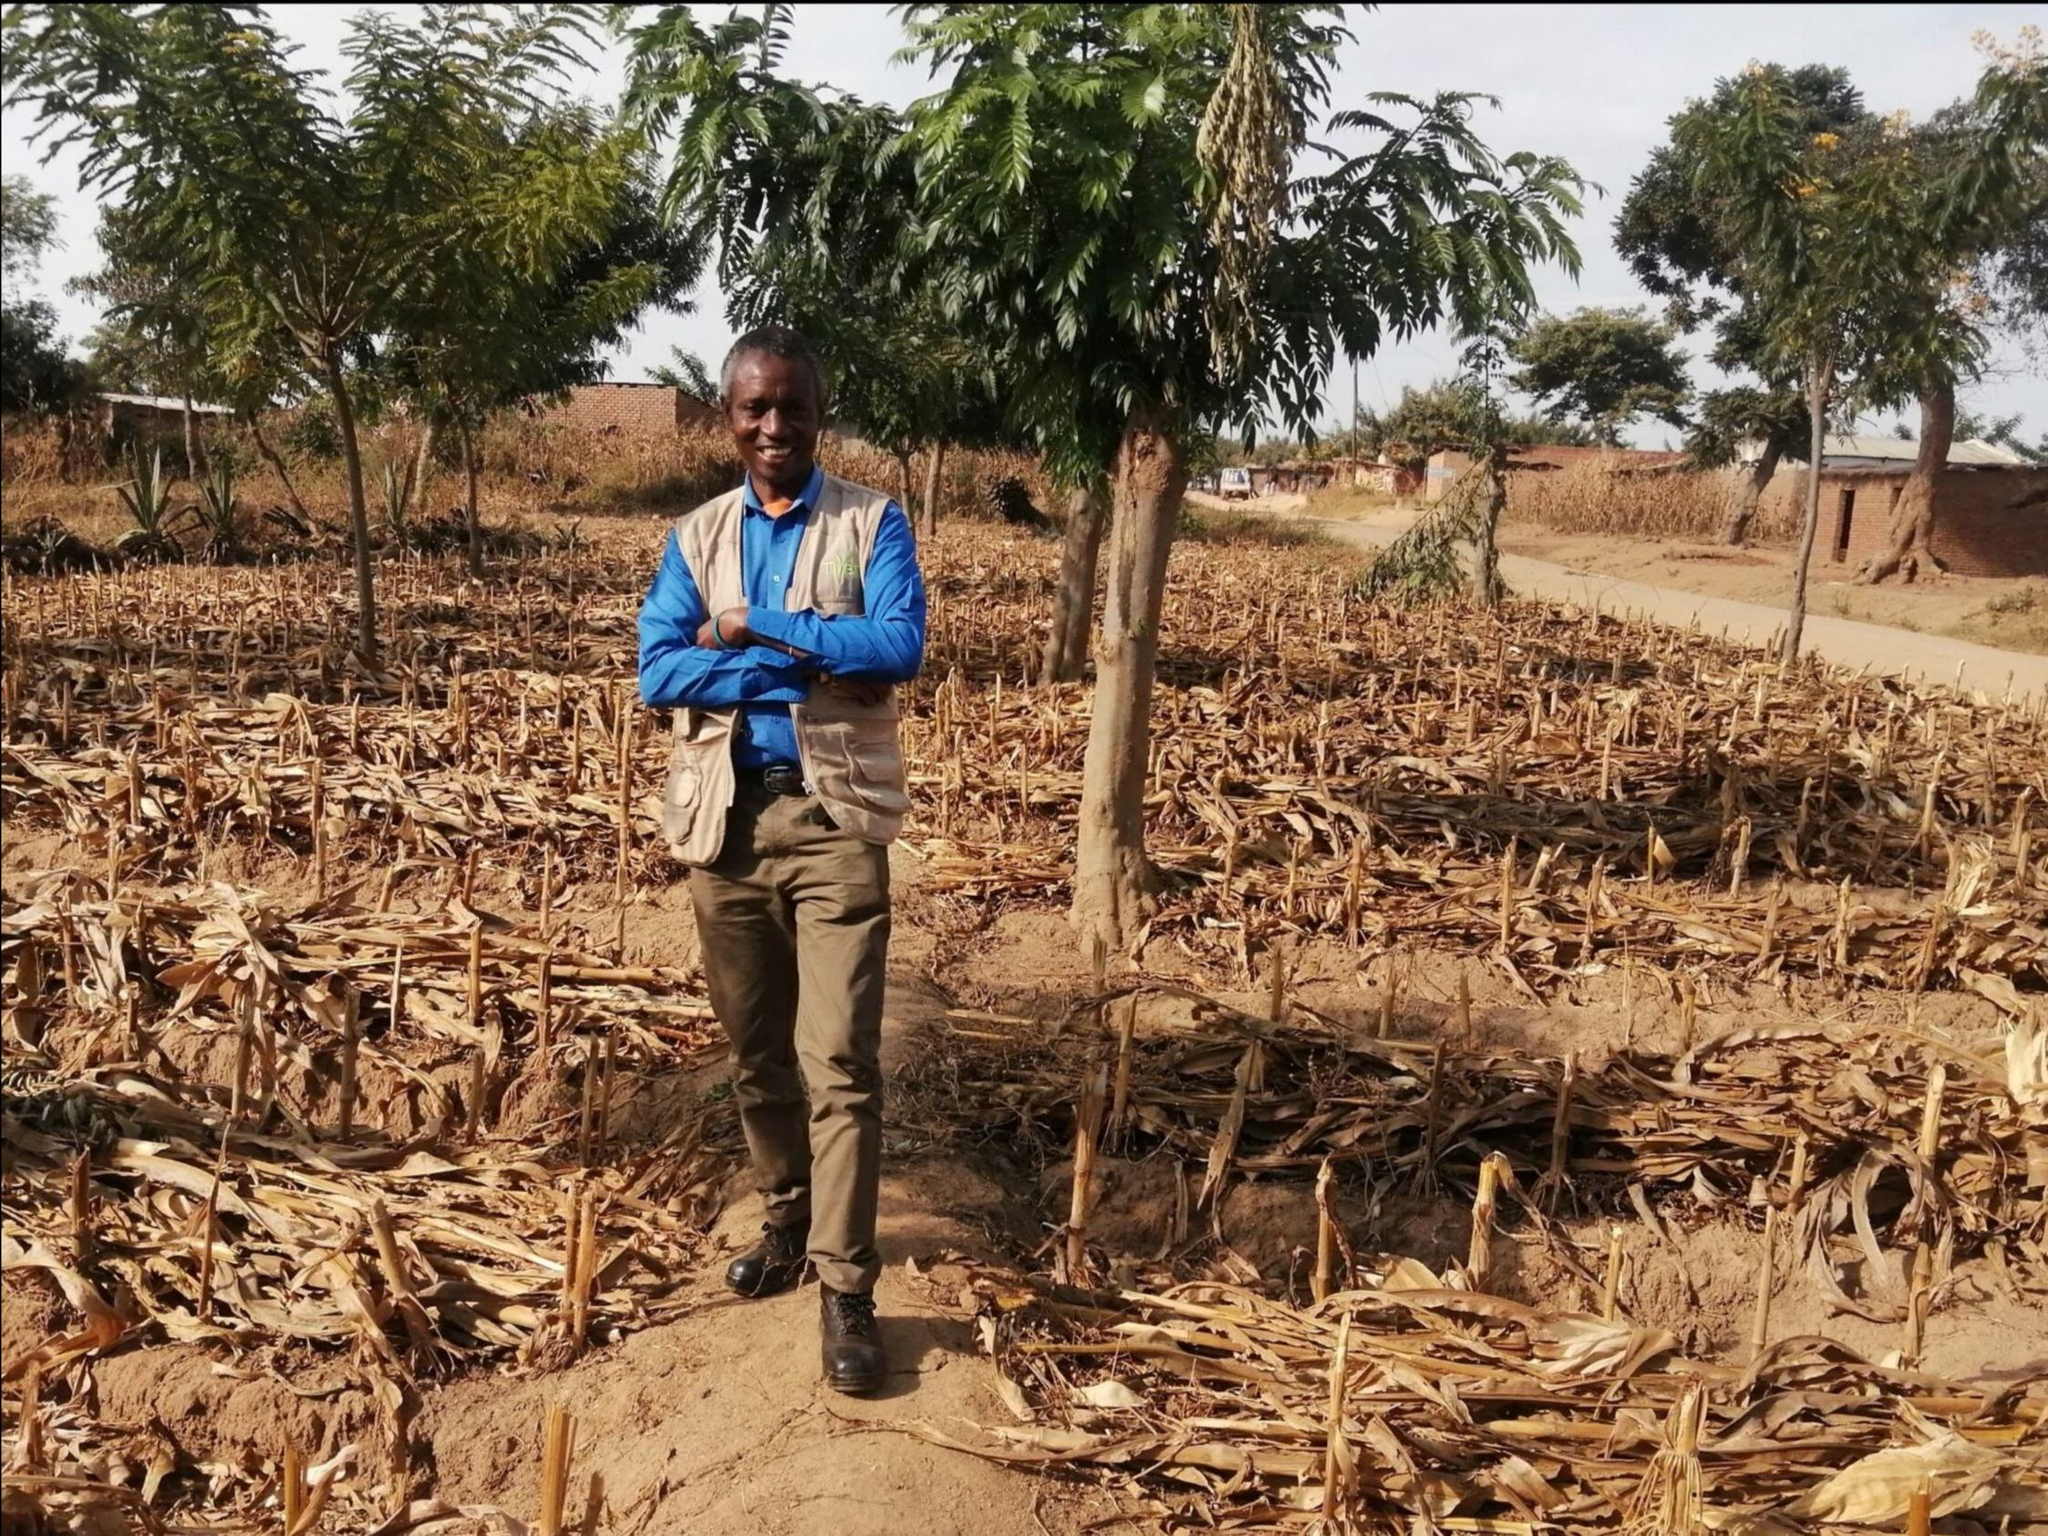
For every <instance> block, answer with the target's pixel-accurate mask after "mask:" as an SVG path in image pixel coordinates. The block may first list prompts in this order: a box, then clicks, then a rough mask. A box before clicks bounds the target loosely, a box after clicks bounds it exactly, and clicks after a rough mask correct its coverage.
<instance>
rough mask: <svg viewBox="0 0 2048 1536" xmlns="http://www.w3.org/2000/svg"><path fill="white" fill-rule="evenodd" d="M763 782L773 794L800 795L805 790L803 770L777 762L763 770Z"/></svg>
mask: <svg viewBox="0 0 2048 1536" xmlns="http://www.w3.org/2000/svg"><path fill="white" fill-rule="evenodd" d="M761 783H762V786H763V787H764V788H766V789H767V790H768V791H769V792H770V793H771V794H777V795H800V794H802V793H803V792H804V775H803V770H802V769H800V768H792V767H790V766H789V765H788V764H787V763H776V764H773V765H772V766H770V767H768V768H764V769H763V770H762V771H761Z"/></svg>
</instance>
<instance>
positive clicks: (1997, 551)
mask: <svg viewBox="0 0 2048 1536" xmlns="http://www.w3.org/2000/svg"><path fill="white" fill-rule="evenodd" d="M1905 486H1906V472H1905V471H1904V470H1885V469H1837V470H1824V471H1822V473H1821V477H1820V533H1819V536H1818V538H1817V539H1816V540H1815V542H1814V561H1815V563H1816V564H1818V565H1823V566H1825V565H1831V564H1832V565H1846V566H1855V565H1860V564H1861V563H1862V562H1863V561H1864V560H1866V559H1868V558H1869V557H1870V556H1871V555H1874V554H1876V553H1877V552H1878V551H1879V550H1881V549H1883V548H1884V546H1885V542H1886V537H1887V535H1888V534H1889V533H1890V531H1891V524H1892V509H1893V508H1894V507H1896V506H1897V505H1898V500H1899V495H1900V493H1901V492H1902V491H1904V489H1905ZM1805 495H1806V474H1805V471H1804V470H1802V469H1800V468H1799V467H1798V466H1796V465H1795V466H1793V467H1791V468H1789V469H1786V470H1784V471H1781V472H1780V473H1779V474H1777V475H1776V476H1774V477H1773V478H1772V481H1771V488H1770V490H1769V491H1768V492H1766V497H1767V499H1768V500H1770V501H1772V502H1774V503H1776V504H1777V505H1778V506H1779V507H1780V508H1781V509H1783V510H1784V511H1785V512H1786V513H1787V514H1788V515H1791V516H1792V518H1793V520H1794V521H1796V517H1797V510H1798V509H1799V508H1801V507H1803V505H1804V497H1805ZM1934 511H1935V524H1934V553H1935V555H1936V557H1937V558H1938V559H1940V560H1941V562H1942V563H1943V564H1944V565H1946V566H1947V567H1948V568H1949V569H1950V570H1951V571H1954V572H1955V573H1956V574H1957V575H1958V576H2048V469H1988V470H1987V469H1951V470H1945V471H1944V472H1943V473H1942V475H1941V476H1940V478H1939V479H1937V480H1936V481H1935V484H1934Z"/></svg>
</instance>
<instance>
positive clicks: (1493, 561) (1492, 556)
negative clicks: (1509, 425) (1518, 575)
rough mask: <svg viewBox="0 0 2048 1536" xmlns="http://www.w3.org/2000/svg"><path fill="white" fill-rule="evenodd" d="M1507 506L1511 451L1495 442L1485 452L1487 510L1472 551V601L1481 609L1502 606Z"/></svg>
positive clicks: (1482, 518)
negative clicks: (1502, 547)
mask: <svg viewBox="0 0 2048 1536" xmlns="http://www.w3.org/2000/svg"><path fill="white" fill-rule="evenodd" d="M1507 505H1508V448H1507V444H1506V443H1495V444H1494V445H1493V446H1492V447H1491V448H1489V449H1488V450H1487V453H1486V511H1485V514H1484V515H1483V516H1482V517H1481V518H1480V519H1479V539H1478V547H1477V548H1476V549H1475V550H1473V552H1472V601H1473V602H1475V603H1477V604H1478V605H1479V606H1480V607H1481V608H1498V607H1499V606H1500V517H1501V513H1503V512H1505V511H1506V510H1507Z"/></svg>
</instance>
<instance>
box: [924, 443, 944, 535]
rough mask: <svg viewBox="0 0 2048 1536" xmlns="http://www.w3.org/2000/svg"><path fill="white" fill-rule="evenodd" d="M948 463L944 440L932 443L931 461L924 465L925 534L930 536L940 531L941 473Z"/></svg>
mask: <svg viewBox="0 0 2048 1536" xmlns="http://www.w3.org/2000/svg"><path fill="white" fill-rule="evenodd" d="M945 463H946V445H945V443H944V442H937V443H933V444H932V456H931V462H929V463H928V464H926V465H925V467H924V535H925V537H926V538H930V537H931V536H932V535H933V534H935V533H937V532H938V531H939V483H940V482H939V475H940V472H941V470H943V468H944V467H945Z"/></svg>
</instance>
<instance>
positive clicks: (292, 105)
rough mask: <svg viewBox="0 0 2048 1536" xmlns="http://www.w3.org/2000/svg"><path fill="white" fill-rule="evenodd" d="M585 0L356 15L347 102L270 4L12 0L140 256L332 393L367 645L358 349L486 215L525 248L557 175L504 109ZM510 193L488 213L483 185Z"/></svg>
mask: <svg viewBox="0 0 2048 1536" xmlns="http://www.w3.org/2000/svg"><path fill="white" fill-rule="evenodd" d="M591 20H592V13H591V12H590V11H589V10H588V9H587V8H585V7H580V6H515V7H504V8H499V7H489V6H481V5H448V6H434V7H429V8H425V9H423V10H421V11H420V12H418V13H417V14H414V15H412V16H409V17H406V18H399V17H394V16H391V15H387V14H385V13H381V12H376V11H370V12H364V13H361V14H358V15H356V16H354V17H352V18H351V19H350V22H349V24H348V31H347V36H346V39H345V41H344V43H343V46H342V51H343V56H344V59H345V61H346V67H347V72H346V76H345V79H344V81H343V84H344V85H345V88H346V93H347V100H348V103H349V105H348V108H347V110H346V112H345V113H344V112H343V111H342V110H340V109H338V108H337V107H336V106H334V105H333V101H334V98H333V97H331V96H330V95H329V94H328V93H327V92H326V91H325V90H323V88H322V84H321V80H320V77H319V74H318V72H316V71H314V70H309V69H305V68H302V67H300V66H299V64H298V63H297V62H296V59H295V55H296V50H295V49H293V48H291V47H290V46H289V45H287V44H286V43H285V42H284V41H283V39H282V38H281V37H280V36H279V34H278V33H277V30H276V29H275V27H274V26H272V25H271V23H270V22H269V21H267V20H266V19H265V18H264V17H263V15H262V14H261V13H260V12H258V11H253V10H251V9H249V8H246V7H241V6H229V5H173V6H156V7H149V8H142V7H126V6H102V5H46V6H37V7H32V8H31V7H15V8H13V9H12V10H10V11H9V12H8V13H7V17H6V31H7V43H8V46H7V49H6V52H5V55H4V60H0V79H4V82H5V84H6V87H7V90H8V94H9V97H10V99H11V100H13V101H15V102H20V103H23V104H25V105H27V106H29V107H30V108H31V109H32V111H33V115H34V125H35V126H34V133H35V136H36V137H37V138H39V139H44V140H47V141H48V142H49V144H50V150H51V152H52V153H54V152H55V151H56V149H57V148H59V147H62V146H64V145H72V146H75V147H76V148H77V149H78V151H79V155H80V163H81V172H82V179H83V182H84V184H85V185H86V186H87V187H89V188H93V189H96V190H99V191H102V192H105V193H108V194H111V195H112V196H114V197H115V198H117V199H118V200H119V202H120V205H121V207H122V210H123V216H124V218H125V219H127V220H128V221H129V229H128V232H127V234H128V237H129V238H130V239H131V241H132V247H133V251H134V253H135V255H136V257H137V259H138V260H139V261H142V262H144V263H146V264H148V265H149V266H151V267H153V268H156V269H158V270H161V271H174V272H176V273H178V274H179V276H180V281H181V283H182V284H183V285H184V287H185V291H186V293H187V294H188V296H189V297H190V299H191V300H192V302H194V303H195V304H198V305H201V306H203V307H204V310H205V317H206V327H207V330H208V332H209V334H210V335H211V336H212V337H214V338H215V342H216V345H217V346H218V347H219V348H220V349H221V350H222V351H223V352H225V353H226V354H227V355H229V356H235V357H244V358H262V357H271V356H290V357H292V358H293V359H294V360H295V363H296V366H297V367H298V368H299V369H301V370H303V372H304V373H305V374H306V375H307V376H308V377H309V378H311V379H317V380H319V381H320V382H321V383H323V384H324V385H325V387H326V389H327V392H328V394H329V396H330V397H331V398H332V400H333V402H334V408H335V417H336V423H337V427H338V429H339V436H340V438H341V446H342V452H343V458H344V461H345V464H346V468H347V476H348V487H349V516H350V523H351V531H352V534H353V538H354V544H355V556H356V595H357V624H358V633H357V646H358V650H359V651H360V652H361V654H362V655H363V657H364V658H365V660H369V659H371V658H373V657H374V655H375V653H376V648H377V622H376V597H375V589H374V585H373V581H372V574H371V573H372V566H371V549H370V541H369V525H368V513H367V508H366V504H365V497H364V488H363V470H362V460H361V453H360V449H359V444H358V440H357V434H356V424H355V415H354V410H353V401H352V398H351V392H350V387H349V383H348V379H347V378H346V376H345V370H344V363H345V361H346V360H347V358H348V356H349V354H350V351H351V349H356V348H362V347H365V346H366V345H368V343H369V342H370V341H371V340H372V339H373V338H375V337H376V336H378V335H379V334H381V333H383V332H385V331H387V330H389V329H390V328H391V327H393V326H394V325H395V324H397V322H398V319H399V310H400V307H401V305H402V304H403V303H404V302H405V301H407V300H408V299H409V298H410V297H411V295H412V294H413V293H414V292H415V290H416V289H417V288H418V287H419V286H420V285H421V284H422V283H424V282H426V281H427V280H428V279H429V278H430V276H431V275H432V274H435V273H438V272H441V271H443V270H444V269H446V268H447V267H448V265H449V264H450V263H453V264H455V265H456V266H458V267H459V266H460V265H461V261H462V258H463V255H464V248H465V247H466V246H467V245H468V244H469V243H471V242H475V241H476V240H477V239H478V238H479V236H480V233H481V236H482V238H483V239H484V240H485V241H486V242H488V243H489V244H492V245H495V246H497V247H499V248H500V249H501V250H502V251H504V252H505V253H506V254H508V255H512V256H516V255H517V254H518V252H519V251H520V249H521V243H522V242H523V241H524V240H526V239H528V238H529V233H530V231H531V230H532V229H534V228H535V227H536V226H537V225H542V224H545V223H546V222H547V221H549V220H550V218H551V215H552V209H551V207H550V203H551V200H553V199H556V198H558V197H560V196H562V195H563V194H564V191H565V188H564V186H563V184H562V182H561V181H560V180H559V179H558V178H552V177H548V176H538V177H525V178H521V177H510V176H506V175H503V174H502V171H503V168H504V167H503V162H502V159H501V152H502V150H503V143H502V139H501V136H500V134H499V131H498V130H499V125H501V124H502V123H504V122H505V121H507V120H523V119H524V118H526V117H527V116H528V115H530V114H533V113H537V112H539V111H541V110H542V109H543V108H544V107H545V106H547V105H548V104H549V103H550V102H551V101H553V100H554V99H555V98H556V96H557V93H558V89H559V85H560V82H561V80H562V78H563V77H564V76H565V75H566V73H567V72H568V71H569V70H571V69H572V68H574V67H576V66H577V65H578V64H579V63H580V54H579V50H580V48H581V47H582V45H583V44H584V43H585V42H586V41H587V39H588V38H589V36H590V30H589V29H590V24H591ZM483 188H488V189H489V190H490V191H491V192H492V193H493V194H494V200H493V202H492V203H491V205H490V209H489V215H488V219H487V222H486V224H485V225H484V227H483V228H482V230H481V232H480V229H479V225H478V221H477V218H476V209H477V207H478V196H479V189H483Z"/></svg>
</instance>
